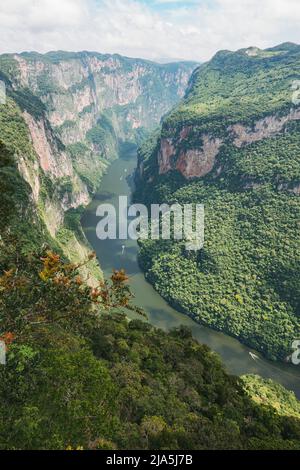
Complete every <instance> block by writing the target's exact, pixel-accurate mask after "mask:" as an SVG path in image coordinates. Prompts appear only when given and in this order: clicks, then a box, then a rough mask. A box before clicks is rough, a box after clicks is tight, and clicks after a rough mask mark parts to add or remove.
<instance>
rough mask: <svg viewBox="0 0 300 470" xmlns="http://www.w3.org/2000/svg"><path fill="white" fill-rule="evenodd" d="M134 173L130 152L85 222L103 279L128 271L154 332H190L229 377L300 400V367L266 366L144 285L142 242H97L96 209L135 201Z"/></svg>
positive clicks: (104, 186) (111, 172)
mask: <svg viewBox="0 0 300 470" xmlns="http://www.w3.org/2000/svg"><path fill="white" fill-rule="evenodd" d="M135 167H136V154H135V153H128V152H127V153H126V152H125V153H124V154H123V155H121V156H120V158H119V159H118V160H116V161H114V162H113V163H112V164H111V165H110V167H109V168H108V171H107V173H106V174H105V176H104V177H103V179H102V182H101V187H100V190H99V192H98V193H97V194H96V196H95V197H94V199H93V201H92V202H91V204H90V205H89V206H88V208H87V209H86V211H85V213H84V215H83V218H82V226H83V229H84V232H85V235H86V237H87V239H88V240H89V242H90V244H91V246H92V247H93V249H94V250H95V251H96V253H97V256H98V259H99V261H100V264H101V268H102V270H103V272H104V275H105V276H106V277H109V276H110V275H111V274H112V270H113V269H121V268H124V269H125V270H126V272H127V274H128V275H129V276H130V286H131V289H132V291H133V293H134V294H135V297H136V304H137V305H139V306H140V307H143V308H144V309H145V310H146V312H147V315H148V319H149V322H150V323H152V324H153V325H154V326H155V327H159V328H162V329H164V330H168V329H170V328H174V327H178V326H179V325H185V326H187V327H188V328H190V329H191V331H192V333H193V336H194V338H196V339H197V340H198V341H199V342H200V343H205V344H207V345H208V346H209V347H210V348H211V349H212V350H214V351H216V352H217V353H218V354H219V355H220V356H221V357H222V359H223V362H224V364H225V366H226V368H227V370H228V371H229V372H230V373H232V374H236V375H242V374H259V375H261V376H262V377H265V378H271V379H273V380H275V381H276V382H278V383H280V384H282V385H284V386H285V387H286V388H288V389H290V390H293V391H294V392H295V393H296V395H297V397H298V398H299V399H300V366H293V365H291V364H277V363H273V362H270V361H267V360H266V359H264V358H262V357H261V356H260V355H259V353H257V352H256V351H253V350H251V349H249V348H247V347H246V346H244V345H243V344H241V343H240V342H239V341H237V340H236V339H234V338H232V337H230V336H228V335H226V334H223V333H219V332H217V331H214V330H212V329H210V328H206V327H204V326H202V325H200V324H199V323H196V322H195V321H193V320H192V319H191V318H189V317H188V316H186V315H183V314H182V313H179V312H177V311H176V310H174V309H173V308H172V307H170V306H169V305H168V304H167V303H166V302H165V301H164V299H163V298H162V297H161V296H160V295H159V294H158V293H157V292H156V291H155V290H154V289H153V287H152V286H151V284H149V283H148V282H147V281H146V280H145V277H144V274H143V272H142V271H141V269H140V268H139V265H138V262H137V253H138V245H137V242H135V241H132V240H128V241H124V240H105V241H100V240H99V239H98V238H97V236H96V225H97V223H98V222H99V218H98V217H97V216H96V209H97V207H98V205H99V204H104V203H110V204H113V205H114V206H115V207H116V208H117V207H118V199H119V195H124V196H125V195H127V196H128V197H129V200H130V196H131V193H132V189H133V173H134V170H135ZM124 246H125V249H124V248H123V247H124ZM129 316H130V315H129ZM249 353H253V354H255V356H257V358H256V359H255V358H254V359H253V358H252V357H251V355H250V354H249Z"/></svg>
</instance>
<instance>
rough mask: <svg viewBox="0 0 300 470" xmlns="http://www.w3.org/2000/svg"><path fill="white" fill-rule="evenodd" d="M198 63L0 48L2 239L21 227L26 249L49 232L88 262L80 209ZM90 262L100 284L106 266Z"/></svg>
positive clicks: (18, 232) (53, 240)
mask: <svg viewBox="0 0 300 470" xmlns="http://www.w3.org/2000/svg"><path fill="white" fill-rule="evenodd" d="M195 65H196V64H192V63H179V64H169V65H159V64H155V63H152V62H148V61H143V60H140V59H127V58H125V57H121V56H118V55H112V56H109V55H101V54H98V53H89V52H82V53H67V52H52V53H48V54H45V55H41V54H37V53H24V54H20V55H18V54H12V55H2V56H0V79H1V80H2V81H3V82H4V83H5V84H6V89H7V102H6V104H2V105H1V106H0V143H1V148H0V152H1V162H2V164H1V175H0V178H1V193H3V194H5V196H4V197H5V201H3V200H2V201H3V204H2V203H1V212H2V214H3V217H2V219H1V222H0V223H1V236H2V238H3V239H4V238H5V237H6V236H8V235H9V236H11V234H12V233H13V234H14V236H18V237H19V238H20V240H22V241H23V249H24V251H26V250H27V248H28V247H29V246H30V247H31V248H39V247H40V244H37V240H38V239H39V240H43V241H44V242H47V243H50V245H51V246H53V247H55V248H57V249H59V250H60V251H62V252H63V253H64V254H65V255H66V256H67V257H68V259H70V260H72V261H73V262H78V261H83V260H84V259H85V258H86V257H87V255H88V252H89V247H88V245H87V242H86V240H85V237H84V234H83V232H82V229H81V226H80V216H81V214H82V209H83V207H84V206H86V205H87V204H88V203H89V201H90V200H91V197H92V195H93V194H94V192H95V191H96V189H97V188H98V187H99V184H100V181H101V176H102V174H103V171H105V169H106V167H107V165H108V164H109V162H110V161H111V160H112V159H114V158H117V156H118V153H119V149H120V147H121V146H122V145H129V143H131V144H135V143H136V142H139V141H140V139H141V138H142V137H143V136H144V135H145V133H146V132H149V130H151V129H153V128H154V127H155V126H157V125H158V123H159V120H160V118H161V116H162V115H163V114H164V113H166V112H167V110H169V109H170V107H171V106H173V105H174V104H175V103H176V102H177V101H178V100H179V98H180V97H181V96H183V93H184V90H185V87H186V85H187V82H188V79H189V77H190V74H191V72H192V70H193V68H194V67H195ZM146 129H147V130H146ZM8 155H9V157H8ZM8 176H9V177H8ZM17 182H19V185H18V189H16V185H17ZM90 270H91V271H92V276H91V279H90V282H94V281H95V279H96V278H98V277H99V276H101V272H100V270H99V267H97V265H96V263H95V265H94V267H91V268H90ZM85 274H86V273H85Z"/></svg>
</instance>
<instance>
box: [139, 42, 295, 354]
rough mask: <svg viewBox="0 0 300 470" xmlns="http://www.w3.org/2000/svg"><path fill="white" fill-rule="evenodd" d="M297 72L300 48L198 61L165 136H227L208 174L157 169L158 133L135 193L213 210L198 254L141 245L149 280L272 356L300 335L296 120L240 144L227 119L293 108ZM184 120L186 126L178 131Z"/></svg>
mask: <svg viewBox="0 0 300 470" xmlns="http://www.w3.org/2000/svg"><path fill="white" fill-rule="evenodd" d="M299 70H300V62H299V47H297V46H295V47H291V48H289V47H287V48H286V47H283V49H282V50H281V49H280V48H279V49H278V50H276V51H273V50H270V51H269V50H267V51H260V52H259V51H258V52H257V55H256V56H248V55H247V53H246V51H244V50H242V51H238V52H237V53H230V52H226V51H224V52H220V53H218V54H217V55H216V56H215V57H214V58H213V60H212V61H211V62H209V63H207V64H204V65H202V66H201V67H200V68H199V69H197V71H196V72H195V73H194V76H193V78H192V82H191V86H190V89H189V91H188V93H187V96H186V98H185V99H184V100H183V101H182V103H181V104H180V105H179V106H178V107H177V108H175V110H174V111H172V112H171V113H170V114H169V116H167V117H166V118H165V119H164V121H163V125H162V133H161V135H160V136H159V137H161V136H163V137H170V138H171V139H172V141H173V144H174V145H175V146H176V154H177V155H178V154H179V153H180V152H181V151H182V150H185V149H186V148H194V149H198V148H201V145H202V135H203V134H204V133H205V134H209V135H212V136H214V137H215V136H217V135H222V137H223V139H224V143H223V145H222V147H221V149H220V152H219V154H218V156H217V160H216V163H215V166H214V169H213V170H212V171H211V173H209V174H208V175H206V176H205V177H203V178H201V179H193V180H189V181H187V180H185V179H184V177H183V176H182V175H181V174H180V173H179V172H176V171H173V172H169V173H168V174H165V175H159V174H158V163H157V155H158V149H159V145H160V140H159V139H158V138H157V134H155V135H153V136H152V138H151V139H149V140H148V141H147V142H146V143H145V144H144V145H143V146H142V148H141V149H140V151H139V161H140V168H141V169H142V170H143V174H142V177H141V178H140V179H139V180H138V181H137V183H138V185H137V193H136V196H135V198H136V200H139V201H141V200H144V201H145V202H146V203H148V204H150V203H151V202H155V203H158V202H160V203H162V202H166V203H174V202H178V203H181V204H184V203H192V202H193V203H202V204H204V205H205V213H206V216H205V217H206V219H205V245H204V248H203V250H201V252H200V253H198V254H195V255H192V256H189V255H188V254H187V253H186V251H185V247H184V244H183V243H178V242H177V243H169V242H163V241H159V242H155V241H145V242H142V243H141V252H140V263H141V265H142V267H143V268H144V270H145V271H146V276H147V279H149V281H151V282H152V283H153V285H154V286H155V288H156V289H157V290H158V292H159V293H160V294H161V295H162V296H163V297H164V298H165V299H167V300H168V301H169V302H170V303H171V304H172V305H173V306H175V307H176V308H178V309H179V310H180V311H183V312H184V313H187V314H189V315H192V316H193V317H194V318H195V319H197V320H199V321H200V322H202V323H205V324H206V325H208V326H210V327H213V328H215V329H218V330H222V331H225V332H227V333H229V334H231V335H233V336H235V337H237V338H239V339H241V340H242V341H243V342H244V343H246V344H248V345H250V346H252V347H254V348H256V349H257V350H259V351H261V352H262V353H263V354H265V355H266V356H267V357H268V358H270V359H273V360H275V359H285V358H286V357H287V356H288V355H290V353H291V347H292V342H293V340H294V339H295V338H297V337H298V336H299V318H300V317H299V315H300V290H299V286H300V271H299V261H300V259H299V253H300V240H299V236H298V234H299V220H300V203H299V194H298V192H299V185H300V160H299V145H300V134H299V130H300V127H299V121H296V122H293V123H290V124H288V125H286V126H285V128H284V132H282V133H280V134H278V135H275V136H272V135H271V136H270V137H269V138H266V139H264V140H261V141H259V142H254V143H252V144H250V145H247V146H244V147H242V148H237V147H235V146H234V145H233V143H232V137H231V135H230V133H229V132H228V126H229V125H230V124H233V123H236V122H238V123H244V124H248V125H250V126H251V125H253V123H254V122H256V121H257V120H258V119H260V118H262V117H263V116H266V115H273V113H275V114H276V115H277V116H280V115H281V114H282V113H284V112H289V108H290V107H291V106H292V105H291V103H290V100H291V81H292V79H293V78H296V76H297V74H298V73H299ZM186 125H190V126H191V127H190V128H189V134H188V136H187V137H186V138H184V139H181V138H180V131H181V130H182V129H183V126H186Z"/></svg>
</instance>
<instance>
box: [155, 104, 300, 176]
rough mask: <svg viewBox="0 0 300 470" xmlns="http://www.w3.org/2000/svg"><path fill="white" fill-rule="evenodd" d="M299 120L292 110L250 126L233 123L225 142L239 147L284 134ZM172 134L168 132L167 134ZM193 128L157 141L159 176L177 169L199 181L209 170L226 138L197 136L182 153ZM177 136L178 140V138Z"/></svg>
mask: <svg viewBox="0 0 300 470" xmlns="http://www.w3.org/2000/svg"><path fill="white" fill-rule="evenodd" d="M297 120H300V109H298V108H297V109H291V110H290V112H289V113H287V114H285V115H284V116H276V115H270V116H267V117H265V118H264V119H260V120H258V121H257V122H256V123H255V125H254V126H253V127H250V126H245V125H243V124H241V123H236V124H233V125H231V126H228V127H227V129H226V139H227V141H228V139H229V140H230V142H231V143H232V145H233V146H235V147H237V148H241V147H244V146H247V145H250V144H252V143H254V142H259V141H261V140H263V139H268V138H270V137H274V136H275V135H277V134H279V133H280V132H283V131H284V130H285V128H286V126H287V124H288V123H290V122H292V121H297ZM173 132H174V131H173V130H172V129H171V130H170V134H171V133H173ZM191 132H193V126H183V127H182V128H181V129H180V131H176V133H175V136H174V137H167V138H166V137H163V138H162V139H161V141H160V150H159V151H158V155H157V161H158V168H159V174H160V175H162V174H164V173H167V172H169V171H171V170H178V171H180V173H181V174H182V175H183V176H184V177H185V178H187V179H190V178H200V177H203V176H205V175H207V174H208V173H210V172H211V171H212V169H213V168H214V166H215V162H216V159H217V156H218V153H219V151H220V148H221V146H222V143H223V142H224V140H225V138H223V139H221V138H217V137H213V136H212V135H208V134H200V135H199V137H198V141H199V144H198V145H197V146H195V148H192V149H188V150H185V149H184V148H183V147H184V144H185V143H186V142H188V141H189V137H190V134H191ZM178 134H179V138H178V137H177V136H178Z"/></svg>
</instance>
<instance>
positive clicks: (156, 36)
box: [0, 0, 300, 60]
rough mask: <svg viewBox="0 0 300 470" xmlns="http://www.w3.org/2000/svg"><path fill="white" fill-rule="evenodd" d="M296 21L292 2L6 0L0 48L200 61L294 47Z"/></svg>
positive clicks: (0, 10)
mask: <svg viewBox="0 0 300 470" xmlns="http://www.w3.org/2000/svg"><path fill="white" fill-rule="evenodd" d="M162 3H165V4H168V5H167V6H168V8H167V9H165V8H164V9H161V8H160V6H161V5H159V4H162ZM176 3H177V4H179V3H180V6H181V8H176ZM188 3H189V5H190V7H189V8H183V7H184V4H188ZM193 3H194V5H192V4H193ZM191 5H192V6H191ZM299 22H300V4H299V0H211V1H209V2H208V0H199V1H197V0H196V1H186V2H184V1H182V2H178V1H177V2H176V1H174V2H171V1H170V0H152V1H150V2H146V1H138V0H10V1H9V2H1V4H0V45H1V46H0V51H1V52H20V51H23V50H36V51H39V52H45V51H48V50H57V49H63V50H72V51H75V50H83V49H86V50H96V51H99V52H110V53H113V52H118V53H120V54H124V55H129V56H135V57H137V56H140V57H145V58H150V59H156V58H159V57H170V58H171V57H174V58H178V57H180V58H185V59H196V60H206V59H208V58H209V57H210V56H211V55H213V54H214V53H215V52H216V51H217V50H219V49H234V50H235V49H238V48H241V47H248V46H250V45H255V46H259V47H269V46H272V45H275V44H278V43H280V42H284V41H294V42H300V31H299Z"/></svg>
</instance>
